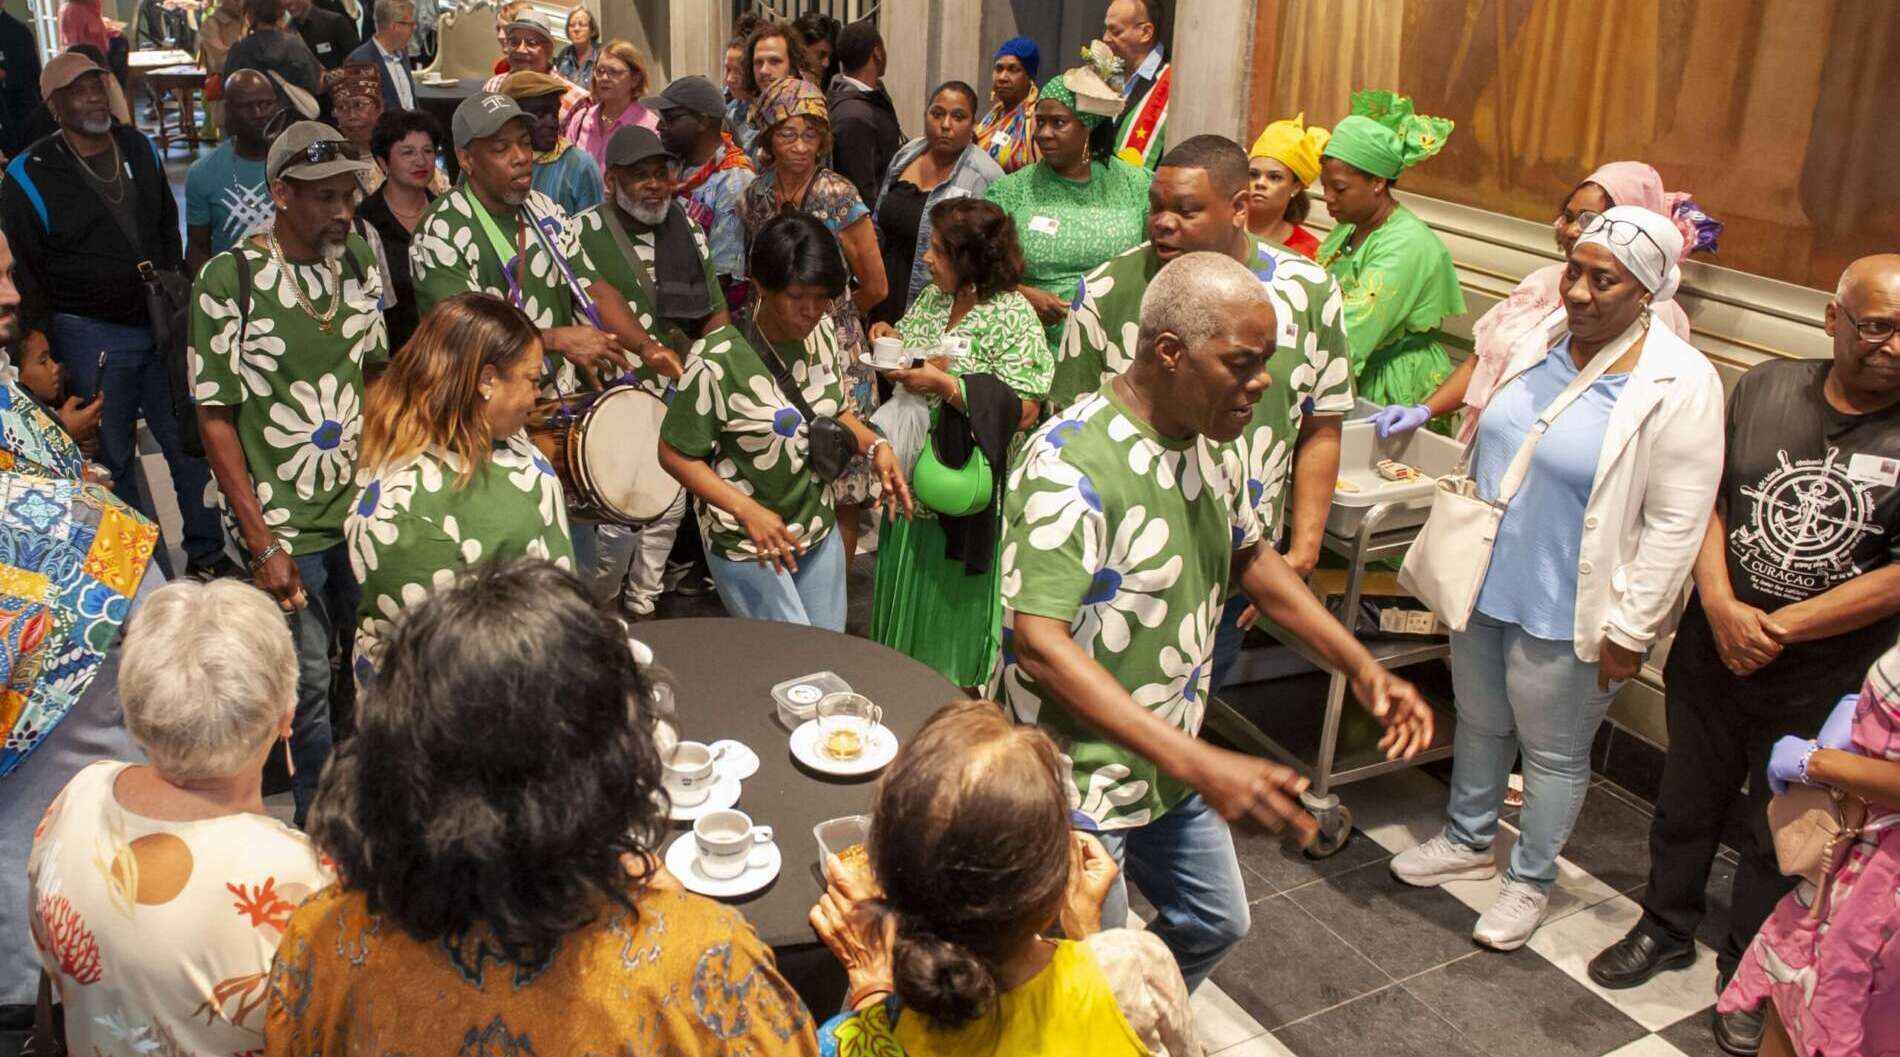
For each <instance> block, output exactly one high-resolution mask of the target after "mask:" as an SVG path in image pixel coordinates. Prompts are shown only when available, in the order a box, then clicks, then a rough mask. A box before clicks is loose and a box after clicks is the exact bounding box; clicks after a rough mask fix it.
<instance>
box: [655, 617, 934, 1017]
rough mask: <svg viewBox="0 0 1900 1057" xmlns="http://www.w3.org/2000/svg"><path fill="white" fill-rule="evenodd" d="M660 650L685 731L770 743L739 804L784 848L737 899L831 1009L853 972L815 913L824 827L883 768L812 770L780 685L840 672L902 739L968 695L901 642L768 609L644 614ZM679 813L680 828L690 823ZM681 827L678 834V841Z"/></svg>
mask: <svg viewBox="0 0 1900 1057" xmlns="http://www.w3.org/2000/svg"><path fill="white" fill-rule="evenodd" d="M632 634H633V637H634V638H636V639H639V640H640V641H641V642H644V643H646V644H647V645H648V646H650V647H652V649H653V658H654V661H655V662H657V663H658V664H660V665H662V666H663V667H665V668H666V669H668V670H669V671H671V672H672V673H673V675H674V676H675V677H676V678H677V679H678V681H679V703H678V708H679V727H680V737H682V738H688V739H691V740H693V741H703V742H713V741H717V740H719V739H721V738H732V739H734V740H737V741H740V742H743V743H745V745H746V746H747V747H749V748H751V749H752V751H753V752H755V753H758V756H759V771H758V773H757V774H755V775H753V776H752V777H750V778H748V779H746V780H745V784H744V786H743V788H742V790H741V792H740V795H739V803H738V804H737V805H736V806H737V807H738V808H739V810H741V811H744V812H745V813H746V814H748V815H751V816H752V820H753V822H755V823H758V824H760V825H766V826H771V827H772V830H773V837H774V840H775V841H776V843H777V844H778V847H779V851H780V853H781V854H782V856H783V858H784V866H783V868H782V869H781V870H780V871H779V875H778V877H777V878H776V879H775V880H774V881H773V882H772V883H771V884H770V885H769V886H767V887H766V888H765V889H764V890H763V891H760V892H757V893H755V894H753V895H750V896H746V897H744V898H742V899H737V900H730V901H729V902H731V903H732V904H733V905H735V906H737V907H739V909H740V911H741V912H742V913H744V914H745V916H746V920H747V921H750V922H751V923H752V927H753V928H755V929H757V930H758V933H759V937H760V938H761V939H763V940H764V941H765V942H766V943H767V944H769V945H770V946H771V947H772V949H773V951H774V952H775V953H776V954H777V956H778V962H779V971H780V972H782V973H784V974H785V978H786V979H787V980H788V981H790V982H791V984H792V986H793V987H795V988H796V989H797V990H798V993H799V995H800V996H801V997H802V998H804V999H805V1004H806V1005H807V1006H808V1007H810V1009H811V1011H812V1013H813V1014H814V1015H816V1016H817V1017H819V1018H820V1019H823V1018H824V1017H827V1016H829V1015H830V1014H831V1013H833V1012H836V1011H837V1009H838V1007H839V1005H840V1003H841V1002H842V1001H843V999H844V994H845V982H844V972H843V970H842V969H840V968H839V967H838V964H837V962H836V960H834V959H833V958H832V956H831V952H829V951H827V950H826V949H825V948H824V945H823V944H821V943H819V942H818V937H817V936H815V935H814V934H813V933H812V931H811V926H810V924H808V923H807V922H806V915H807V914H809V913H810V912H811V908H812V904H814V903H816V902H817V901H818V897H819V895H821V894H822V893H823V892H824V881H823V875H822V874H821V873H820V871H819V864H818V841H817V839H816V838H815V837H813V836H812V827H813V826H816V825H817V824H818V823H820V822H823V821H825V820H826V819H831V818H837V817H839V816H841V815H859V814H869V813H870V810H871V789H872V784H873V782H875V781H876V777H877V776H876V775H866V776H864V777H861V778H836V777H833V776H830V775H824V774H820V773H818V772H816V771H811V770H807V769H806V768H805V767H804V766H803V765H802V764H800V763H798V762H797V761H796V760H795V759H793V757H792V752H791V748H790V747H789V740H790V732H789V731H787V730H786V729H785V726H784V724H782V723H780V722H779V719H778V710H777V708H776V706H775V705H774V703H773V701H772V687H773V686H776V685H777V684H779V683H781V682H784V681H785V680H787V679H792V678H796V677H798V676H801V675H810V674H812V673H814V672H821V671H832V672H836V673H837V674H838V676H839V677H840V678H842V679H843V680H844V681H845V682H847V683H850V684H851V688H852V689H853V690H856V691H857V692H859V693H861V694H863V695H865V696H866V697H868V698H870V699H871V700H872V701H874V702H876V703H877V704H878V705H879V706H881V707H882V708H883V709H884V725H885V726H887V727H889V728H890V729H891V730H892V732H894V733H895V734H896V735H897V738H898V741H899V743H900V744H901V743H902V742H904V741H907V740H909V738H910V737H911V736H912V735H913V734H915V733H916V732H917V728H918V727H920V726H922V725H923V721H924V720H925V719H927V718H928V717H929V716H930V714H931V713H932V712H935V711H936V710H937V709H938V708H939V707H940V706H942V705H945V704H949V703H950V702H952V701H959V700H962V699H963V693H962V691H960V690H958V689H957V688H956V686H955V685H953V684H952V683H951V682H950V681H949V680H947V679H945V678H944V677H943V676H941V675H938V674H937V673H936V672H935V671H932V670H931V669H930V668H928V667H925V666H924V665H922V664H919V663H918V662H916V661H913V660H911V659H910V658H909V657H906V656H904V655H903V654H901V653H898V652H897V651H896V650H892V649H889V648H887V647H884V646H880V645H878V644H877V643H875V642H871V641H870V640H868V639H860V638H856V637H853V636H850V635H841V634H838V633H837V632H833V631H823V630H820V629H818V628H810V627H804V626H802V625H797V624H780V623H773V622H769V621H759V620H733V619H700V620H660V621H654V622H653V623H650V624H636V625H634V626H633V631H632ZM687 831H688V827H687V826H686V824H684V823H675V824H674V825H673V827H672V830H671V832H672V833H673V834H680V833H685V832H687ZM670 840H671V837H669V841H670Z"/></svg>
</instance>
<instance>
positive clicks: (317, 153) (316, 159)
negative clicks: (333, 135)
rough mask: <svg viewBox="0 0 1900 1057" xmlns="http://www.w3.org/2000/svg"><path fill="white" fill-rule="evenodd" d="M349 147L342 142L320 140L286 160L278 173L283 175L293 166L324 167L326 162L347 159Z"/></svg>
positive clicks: (279, 167)
mask: <svg viewBox="0 0 1900 1057" xmlns="http://www.w3.org/2000/svg"><path fill="white" fill-rule="evenodd" d="M348 147H349V144H347V143H344V142H343V141H342V140H335V139H322V140H318V141H317V142H315V143H312V144H311V145H310V146H308V147H305V148H304V149H303V150H301V151H298V152H297V153H295V154H293V155H291V156H290V157H288V158H285V159H284V162H283V164H282V165H279V166H278V167H277V171H278V173H280V174H281V173H282V172H283V171H284V170H285V169H288V168H290V167H291V166H293V165H305V164H309V165H322V164H324V163H325V162H333V161H336V160H337V159H338V158H347V157H348V156H349V155H348V154H347V153H346V150H347V148H348Z"/></svg>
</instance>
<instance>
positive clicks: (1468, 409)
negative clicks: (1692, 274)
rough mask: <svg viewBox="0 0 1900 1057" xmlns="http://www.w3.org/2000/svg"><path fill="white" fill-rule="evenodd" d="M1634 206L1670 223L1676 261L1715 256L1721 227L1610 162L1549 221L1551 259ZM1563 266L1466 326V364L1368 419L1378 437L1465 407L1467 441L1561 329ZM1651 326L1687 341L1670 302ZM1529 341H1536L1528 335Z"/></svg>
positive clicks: (1684, 319) (1682, 199) (1532, 277)
mask: <svg viewBox="0 0 1900 1057" xmlns="http://www.w3.org/2000/svg"><path fill="white" fill-rule="evenodd" d="M1619 205H1624V206H1641V207H1642V208H1644V209H1647V210H1649V211H1651V212H1653V213H1656V214H1658V215H1660V216H1664V217H1667V218H1669V220H1670V222H1671V223H1673V224H1675V226H1676V230H1677V231H1680V232H1681V233H1682V253H1683V259H1684V260H1687V259H1688V255H1689V254H1692V253H1699V252H1702V251H1707V252H1709V253H1714V252H1715V248H1716V239H1717V237H1718V236H1720V235H1721V233H1722V224H1721V222H1720V221H1717V220H1715V219H1713V218H1711V217H1710V216H1709V215H1708V214H1706V213H1704V212H1702V210H1701V208H1700V207H1698V206H1697V205H1696V204H1695V202H1694V201H1693V200H1691V199H1690V197H1689V196H1688V195H1687V194H1683V193H1680V192H1676V191H1664V190H1663V182H1662V176H1661V174H1659V173H1657V172H1656V170H1655V169H1652V168H1650V167H1649V166H1647V165H1645V164H1643V163H1642V162H1639V161H1615V162H1611V163H1609V164H1608V165H1605V166H1603V167H1601V168H1599V169H1597V170H1596V171H1595V172H1593V173H1591V174H1590V175H1589V176H1587V177H1585V178H1584V179H1583V182H1582V183H1579V184H1578V185H1577V186H1576V187H1575V188H1573V189H1572V190H1571V192H1570V196H1569V197H1568V198H1565V199H1564V201H1563V204H1562V205H1560V206H1559V207H1558V209H1557V216H1556V218H1555V219H1554V220H1553V221H1552V222H1551V232H1552V234H1553V235H1554V236H1555V237H1556V240H1557V253H1558V254H1559V255H1560V256H1563V257H1568V256H1569V255H1570V247H1572V246H1574V245H1576V243H1577V236H1578V235H1579V234H1580V233H1581V224H1582V218H1583V217H1585V216H1588V215H1594V214H1600V213H1602V212H1604V211H1605V210H1608V209H1609V208H1611V207H1612V206H1619ZM1563 274H1564V265H1563V264H1552V265H1549V266H1547V267H1543V268H1539V269H1537V270H1536V271H1534V272H1532V273H1530V274H1529V275H1527V276H1525V277H1524V281H1523V282H1521V283H1518V284H1517V288H1516V289H1514V290H1512V291H1511V294H1510V296H1509V297H1506V298H1505V299H1504V300H1502V301H1499V302H1498V303H1497V304H1495V305H1492V306H1491V310H1490V311H1488V312H1486V313H1485V314H1484V315H1482V316H1480V317H1478V321H1477V322H1476V323H1474V324H1472V327H1471V341H1472V354H1471V355H1470V356H1467V357H1465V359H1464V362H1462V363H1460V364H1459V365H1458V367H1457V369H1456V370H1454V371H1452V372H1451V377H1450V378H1447V379H1445V381H1444V384H1442V385H1440V386H1439V387H1438V388H1437V389H1435V390H1433V391H1432V395H1431V396H1429V397H1427V398H1426V399H1425V400H1424V401H1423V402H1421V403H1416V404H1392V405H1390V406H1388V407H1386V408H1385V409H1384V410H1383V411H1380V412H1379V413H1378V414H1376V415H1374V416H1373V419H1372V420H1373V422H1374V424H1375V425H1376V426H1377V427H1378V430H1379V436H1381V437H1389V436H1391V435H1393V434H1395V433H1406V432H1410V431H1411V430H1414V429H1417V428H1418V427H1420V426H1422V425H1424V424H1425V423H1426V422H1427V421H1428V420H1431V419H1435V418H1440V417H1443V416H1446V415H1450V414H1451V413H1453V412H1455V411H1457V410H1458V409H1459V408H1460V407H1463V408H1465V416H1464V424H1463V426H1462V427H1461V428H1460V432H1459V434H1458V439H1459V440H1467V441H1468V440H1470V439H1471V437H1472V434H1473V433H1474V432H1475V431H1476V430H1477V428H1478V414H1479V412H1481V411H1483V410H1484V405H1485V401H1486V400H1488V399H1489V398H1490V396H1491V392H1492V390H1493V389H1495V388H1496V387H1497V384H1498V380H1499V379H1500V378H1502V377H1503V376H1504V374H1505V373H1506V372H1507V371H1509V369H1510V367H1511V364H1512V363H1513V362H1515V359H1516V357H1514V356H1513V352H1514V351H1515V352H1517V353H1518V355H1519V356H1537V355H1540V354H1541V353H1542V351H1543V349H1544V339H1543V334H1544V331H1545V330H1547V329H1548V328H1549V327H1550V326H1552V325H1560V324H1561V321H1562V316H1563V292H1562V290H1561V286H1562V281H1563ZM1654 314H1655V319H1656V322H1658V323H1661V324H1662V325H1663V326H1665V327H1668V328H1669V330H1670V332H1671V333H1673V334H1675V336H1676V337H1678V338H1681V339H1682V340H1684V341H1688V340H1689V317H1688V316H1687V315H1685V314H1684V313H1683V311H1682V306H1680V305H1678V304H1677V303H1676V302H1675V301H1674V300H1669V301H1664V302H1663V303H1662V304H1659V305H1656V306H1655V308H1654ZM1533 335H1535V336H1533Z"/></svg>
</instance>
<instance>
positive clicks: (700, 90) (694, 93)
mask: <svg viewBox="0 0 1900 1057" xmlns="http://www.w3.org/2000/svg"><path fill="white" fill-rule="evenodd" d="M640 105H641V106H643V107H646V108H647V109H648V110H652V111H655V112H656V113H665V112H666V111H668V110H684V111H686V112H688V113H691V114H704V115H706V116H707V117H724V116H725V113H726V99H725V96H723V95H721V94H720V91H719V89H718V87H717V86H715V85H714V84H713V83H712V82H711V81H709V80H707V79H706V78H704V77H700V76H698V75H696V74H695V75H693V76H691V77H681V78H679V79H678V80H676V81H674V82H673V83H672V84H669V85H667V86H666V88H665V89H664V90H663V91H661V92H660V94H659V95H650V96H647V97H646V98H645V99H642V100H640Z"/></svg>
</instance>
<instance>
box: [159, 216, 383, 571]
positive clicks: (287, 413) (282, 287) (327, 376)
mask: <svg viewBox="0 0 1900 1057" xmlns="http://www.w3.org/2000/svg"><path fill="white" fill-rule="evenodd" d="M347 252H349V253H350V254H351V255H353V256H354V257H355V259H356V267H357V271H358V273H360V274H361V276H362V281H360V282H359V281H357V280H356V279H354V278H352V271H351V269H350V268H349V267H348V266H347V265H343V266H339V267H338V268H337V269H336V272H335V274H334V276H333V275H332V272H331V269H330V268H328V267H325V266H324V265H322V264H296V263H292V264H291V266H290V268H289V270H288V271H286V270H284V269H282V268H279V267H278V266H277V263H276V261H274V260H273V259H272V257H271V253H270V251H269V250H267V249H265V248H263V247H262V246H259V245H258V244H257V243H256V242H255V241H252V240H246V241H243V242H239V243H238V244H237V245H235V246H233V247H231V249H230V250H229V251H228V252H226V253H221V254H219V255H217V256H216V257H213V258H211V261H210V263H208V264H206V265H205V266H204V269H203V270H202V271H200V272H199V273H198V279H197V281H196V282H194V283H193V284H192V288H191V293H192V298H191V349H190V364H191V384H192V394H193V396H194V397H195V398H196V399H197V402H198V403H200V404H202V405H205V406H207V407H228V408H231V409H233V410H234V411H235V412H236V414H237V423H236V424H237V435H238V443H239V445H240V446H241V447H242V448H243V449H244V463H245V469H246V471H247V472H248V473H249V475H250V479H251V488H252V490H253V491H254V492H256V494H257V505H258V506H259V508H261V509H262V511H263V514H264V524H265V525H267V526H269V527H270V530H271V533H272V534H273V535H275V536H276V537H277V539H278V540H279V541H281V542H282V543H283V545H284V548H285V549H286V550H288V551H289V552H290V553H291V554H293V555H296V554H315V553H317V552H319V551H322V550H327V549H329V548H331V547H334V546H336V545H337V544H338V543H341V542H342V541H343V515H344V514H345V512H347V511H348V510H349V503H350V496H351V495H352V494H353V492H354V490H355V489H354V487H353V485H352V483H351V477H353V476H354V475H355V473H356V442H357V438H358V437H359V436H360V435H361V434H362V432H363V386H364V372H365V371H366V370H367V369H368V368H371V367H374V366H376V365H378V364H381V363H384V362H386V361H388V359H389V334H388V331H387V330H385V329H384V326H383V313H382V312H381V308H382V300H383V280H382V274H383V273H382V270H381V269H380V268H378V267H377V266H376V255H375V253H374V252H372V251H371V250H370V248H369V244H368V243H366V242H364V241H363V239H362V236H360V235H356V234H352V235H350V238H349V243H348V246H347ZM240 253H241V254H243V255H244V259H245V262H246V264H247V265H248V267H249V268H250V272H251V309H250V316H249V318H248V322H245V323H243V325H242V328H241V329H242V331H243V343H242V345H241V346H240V344H239V341H238V335H239V330H240V321H239V319H238V303H237V297H238V295H237V264H236V262H235V261H234V260H233V257H234V256H235V255H236V254H240ZM292 284H295V286H296V287H300V288H301V290H302V293H303V296H304V298H305V300H306V302H307V303H309V304H311V305H314V306H316V307H317V308H318V310H319V311H322V310H325V309H327V308H328V306H330V305H331V304H336V305H338V308H337V313H336V317H335V318H334V319H333V320H332V321H331V323H330V328H329V332H328V333H326V332H325V331H324V330H323V328H321V327H320V326H319V325H318V323H317V320H316V319H315V318H314V317H312V316H311V315H310V313H309V312H307V311H305V310H304V309H303V307H301V305H299V303H298V301H297V293H298V291H297V290H296V289H293V286H292ZM339 284H341V286H342V290H341V292H340V294H339V291H338V289H337V287H338V285H339ZM339 297H340V300H338V298H339ZM220 499H221V500H222V496H220ZM220 505H223V504H222V502H221V504H220ZM226 513H227V519H228V518H229V512H228V509H227V512H226ZM231 527H232V530H233V536H234V538H235V523H232V526H231Z"/></svg>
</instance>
